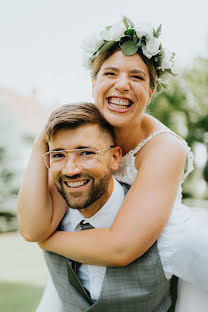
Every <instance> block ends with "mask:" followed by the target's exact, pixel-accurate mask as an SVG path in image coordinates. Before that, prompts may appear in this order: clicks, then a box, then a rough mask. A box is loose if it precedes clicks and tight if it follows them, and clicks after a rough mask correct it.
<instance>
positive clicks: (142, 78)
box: [132, 75, 144, 80]
mask: <svg viewBox="0 0 208 312" xmlns="http://www.w3.org/2000/svg"><path fill="white" fill-rule="evenodd" d="M132 78H134V79H138V80H144V77H142V76H138V75H133V76H132Z"/></svg>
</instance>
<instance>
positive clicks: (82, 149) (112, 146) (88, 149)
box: [42, 145, 115, 171]
mask: <svg viewBox="0 0 208 312" xmlns="http://www.w3.org/2000/svg"><path fill="white" fill-rule="evenodd" d="M114 147H115V146H114V145H110V146H108V147H107V148H105V149H103V150H99V151H96V150H95V149H93V148H89V147H86V148H74V149H69V150H58V151H49V152H46V153H44V154H43V155H42V157H43V160H44V164H45V166H46V168H47V169H48V170H53V171H58V170H62V169H63V168H64V167H65V166H66V162H67V159H68V155H67V154H69V153H74V152H76V151H93V152H95V153H96V157H97V156H98V155H99V154H100V153H103V152H105V151H107V150H109V149H110V148H114ZM55 152H57V153H59V152H61V153H64V154H65V156H66V160H65V164H64V166H63V167H62V168H61V169H56V170H54V169H52V168H49V167H48V166H47V164H46V160H45V156H47V155H50V154H51V153H55ZM73 162H74V164H75V165H76V166H77V167H78V168H80V169H88V168H93V167H87V168H86V167H82V166H80V165H78V164H77V163H76V161H74V159H73Z"/></svg>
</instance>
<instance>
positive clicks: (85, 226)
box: [72, 220, 94, 276]
mask: <svg viewBox="0 0 208 312" xmlns="http://www.w3.org/2000/svg"><path fill="white" fill-rule="evenodd" d="M84 222H85V220H82V221H81V222H80V224H79V225H80V227H81V231H83V230H90V229H94V227H93V226H92V225H91V224H90V223H84ZM80 265H81V263H80V262H77V261H73V265H72V266H73V269H74V272H75V273H76V275H77V276H79V275H78V273H79V267H80Z"/></svg>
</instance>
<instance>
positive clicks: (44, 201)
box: [18, 131, 66, 241]
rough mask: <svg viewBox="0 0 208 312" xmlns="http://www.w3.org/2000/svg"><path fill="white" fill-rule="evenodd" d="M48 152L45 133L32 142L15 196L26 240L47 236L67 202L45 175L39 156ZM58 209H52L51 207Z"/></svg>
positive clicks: (46, 173) (60, 216)
mask: <svg viewBox="0 0 208 312" xmlns="http://www.w3.org/2000/svg"><path fill="white" fill-rule="evenodd" d="M47 151H48V144H47V141H46V138H45V133H44V131H43V132H42V133H41V134H40V135H39V136H38V137H36V139H35V142H34V144H33V149H32V153H31V156H30V160H29V163H28V166H27V169H26V172H25V175H24V179H23V183H22V185H21V187H20V190H19V194H18V220H19V225H20V232H21V234H22V236H23V237H24V238H25V239H26V240H28V241H39V240H42V239H45V238H47V237H49V236H50V235H51V234H52V233H53V232H54V231H55V230H56V228H57V226H58V224H59V222H60V220H61V219H62V217H63V215H64V213H65V210H66V203H65V201H64V200H63V198H62V197H61V195H60V194H59V193H58V192H57V190H56V188H55V186H54V184H53V182H52V180H51V181H48V180H50V178H49V176H48V169H47V168H46V166H45V164H44V161H43V157H42V155H43V154H44V153H45V152H47ZM54 206H55V207H58V209H53V207H54Z"/></svg>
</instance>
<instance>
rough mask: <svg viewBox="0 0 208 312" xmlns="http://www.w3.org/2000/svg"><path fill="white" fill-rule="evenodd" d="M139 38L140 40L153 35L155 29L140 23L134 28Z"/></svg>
mask: <svg viewBox="0 0 208 312" xmlns="http://www.w3.org/2000/svg"><path fill="white" fill-rule="evenodd" d="M134 29H135V31H136V34H137V37H138V38H139V39H140V38H142V37H143V36H147V35H152V33H153V27H152V25H151V24H150V23H139V24H136V25H135V26H134Z"/></svg>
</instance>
